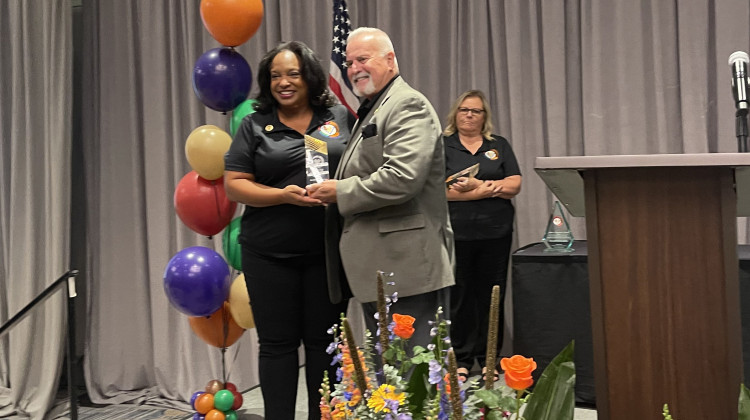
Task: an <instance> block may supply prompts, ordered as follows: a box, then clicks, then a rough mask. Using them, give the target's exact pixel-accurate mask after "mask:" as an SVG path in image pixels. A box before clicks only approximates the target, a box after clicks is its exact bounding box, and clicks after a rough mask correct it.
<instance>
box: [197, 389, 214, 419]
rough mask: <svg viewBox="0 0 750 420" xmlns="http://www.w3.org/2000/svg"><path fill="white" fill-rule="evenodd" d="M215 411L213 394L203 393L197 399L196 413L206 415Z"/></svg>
mask: <svg viewBox="0 0 750 420" xmlns="http://www.w3.org/2000/svg"><path fill="white" fill-rule="evenodd" d="M213 409H214V396H213V394H208V393H203V394H201V395H199V396H198V398H196V399H195V411H197V412H199V413H201V414H206V413H208V412H209V411H211V410H213Z"/></svg>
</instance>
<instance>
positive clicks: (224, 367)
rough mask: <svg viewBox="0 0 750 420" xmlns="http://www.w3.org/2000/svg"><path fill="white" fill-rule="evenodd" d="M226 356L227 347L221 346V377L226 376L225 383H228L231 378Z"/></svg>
mask: <svg viewBox="0 0 750 420" xmlns="http://www.w3.org/2000/svg"><path fill="white" fill-rule="evenodd" d="M226 356H227V348H226V347H222V348H221V377H222V378H224V383H227V382H228V379H229V378H227V361H226Z"/></svg>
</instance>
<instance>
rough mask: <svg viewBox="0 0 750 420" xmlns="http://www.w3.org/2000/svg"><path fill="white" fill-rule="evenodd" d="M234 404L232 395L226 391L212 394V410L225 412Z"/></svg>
mask: <svg viewBox="0 0 750 420" xmlns="http://www.w3.org/2000/svg"><path fill="white" fill-rule="evenodd" d="M232 404H234V394H232V391H230V390H228V389H222V390H221V391H218V392H217V393H216V394H214V408H215V409H217V410H219V411H227V410H229V409H230V408H232Z"/></svg>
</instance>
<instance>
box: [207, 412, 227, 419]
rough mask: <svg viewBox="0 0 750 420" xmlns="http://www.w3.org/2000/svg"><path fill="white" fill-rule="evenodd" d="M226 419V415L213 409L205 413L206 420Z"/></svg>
mask: <svg viewBox="0 0 750 420" xmlns="http://www.w3.org/2000/svg"><path fill="white" fill-rule="evenodd" d="M226 418H227V416H226V414H224V413H222V412H221V411H219V410H216V409H213V410H211V411H209V412H208V413H206V420H225V419H226Z"/></svg>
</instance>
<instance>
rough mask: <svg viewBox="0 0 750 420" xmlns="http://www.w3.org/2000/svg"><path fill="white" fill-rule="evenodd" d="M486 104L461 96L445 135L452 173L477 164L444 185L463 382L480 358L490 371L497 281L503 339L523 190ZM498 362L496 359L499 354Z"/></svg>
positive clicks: (455, 340) (475, 95) (454, 333)
mask: <svg viewBox="0 0 750 420" xmlns="http://www.w3.org/2000/svg"><path fill="white" fill-rule="evenodd" d="M492 129H493V127H492V117H491V111H490V107H489V103H488V102H487V99H486V98H485V96H484V94H483V93H482V92H481V91H479V90H469V91H467V92H464V93H463V94H461V95H460V96H459V97H458V99H457V100H456V102H455V103H454V104H453V107H452V108H451V111H450V113H449V114H448V119H447V124H446V128H445V131H444V132H443V134H444V142H445V166H446V174H447V175H448V176H450V175H453V174H455V173H458V172H460V171H462V170H464V169H466V168H468V167H471V166H472V165H475V164H479V168H478V172H477V173H476V175H474V176H461V177H459V178H458V180H457V181H456V182H451V183H446V188H447V191H446V195H447V197H448V201H449V203H448V204H449V209H450V218H451V224H452V225H453V232H454V234H455V244H456V285H455V286H453V287H452V289H451V307H450V312H451V329H450V330H451V331H450V337H451V341H452V344H453V349H454V351H455V354H456V359H457V361H458V367H459V369H458V374H459V378H460V379H462V380H464V381H465V380H466V379H467V378H468V376H469V372H470V370H471V368H472V367H473V366H474V362H475V361H476V362H477V363H478V365H479V366H480V367H482V375H483V378H484V380H497V379H498V373H497V370H494V375H493V376H494V377H493V376H490V375H485V371H486V370H487V369H486V367H485V366H484V364H485V356H486V351H487V328H488V325H489V308H490V297H491V295H492V287H493V286H495V285H499V286H500V305H501V306H500V311H499V312H500V314H499V320H498V322H499V323H498V325H500V328H501V330H500V331H499V332H498V335H497V341H498V342H497V351H498V352H499V351H500V349H501V347H502V344H503V331H502V326H503V307H502V303H503V299H504V297H505V285H506V282H507V277H508V260H509V258H510V249H511V243H512V241H513V217H514V214H515V211H514V208H513V204H512V203H511V201H510V199H511V198H513V197H515V196H516V194H518V193H519V192H520V191H521V171H520V169H519V167H518V162H517V161H516V157H515V155H514V154H513V150H512V149H511V147H510V143H508V140H506V139H505V138H503V137H500V136H497V135H494V134H492ZM498 360H499V358H498Z"/></svg>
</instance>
